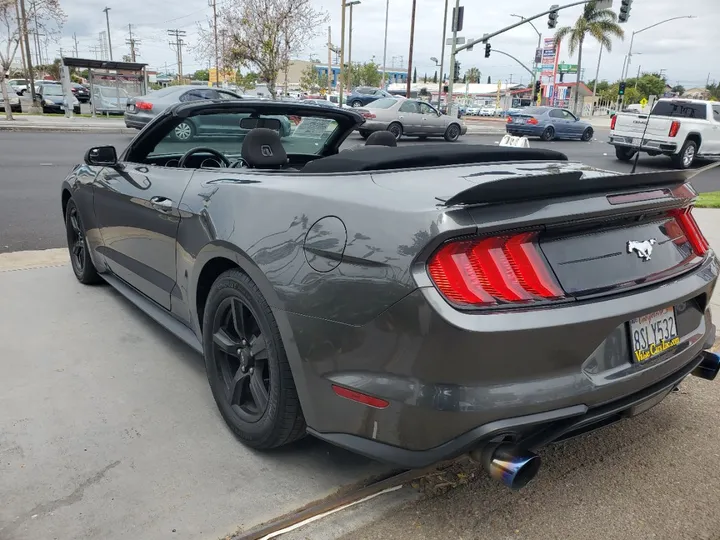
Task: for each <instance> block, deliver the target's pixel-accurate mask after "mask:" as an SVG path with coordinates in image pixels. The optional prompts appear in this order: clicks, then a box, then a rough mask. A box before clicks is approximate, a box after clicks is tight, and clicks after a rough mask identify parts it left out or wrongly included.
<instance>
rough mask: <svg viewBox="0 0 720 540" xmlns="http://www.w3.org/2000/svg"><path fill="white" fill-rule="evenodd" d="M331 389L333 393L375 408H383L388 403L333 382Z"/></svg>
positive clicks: (388, 403)
mask: <svg viewBox="0 0 720 540" xmlns="http://www.w3.org/2000/svg"><path fill="white" fill-rule="evenodd" d="M332 389H333V392H335V394H337V395H338V396H340V397H344V398H346V399H349V400H351V401H356V402H358V403H362V404H363V405H368V406H370V407H375V408H376V409H385V408H387V407H388V405H390V402H389V401H386V400H384V399H380V398H376V397H374V396H369V395H367V394H363V393H362V392H358V391H357V390H350V389H349V388H345V387H344V386H338V385H336V384H333V385H332Z"/></svg>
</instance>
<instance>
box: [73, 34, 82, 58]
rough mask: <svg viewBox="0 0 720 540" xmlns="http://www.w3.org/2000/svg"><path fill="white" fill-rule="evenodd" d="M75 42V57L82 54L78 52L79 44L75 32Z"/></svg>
mask: <svg viewBox="0 0 720 540" xmlns="http://www.w3.org/2000/svg"><path fill="white" fill-rule="evenodd" d="M73 42H74V43H75V47H74V49H73V50H74V51H75V58H79V57H80V55H79V53H78V44H77V34H75V33H74V32H73Z"/></svg>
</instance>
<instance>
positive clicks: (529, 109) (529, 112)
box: [522, 107, 547, 114]
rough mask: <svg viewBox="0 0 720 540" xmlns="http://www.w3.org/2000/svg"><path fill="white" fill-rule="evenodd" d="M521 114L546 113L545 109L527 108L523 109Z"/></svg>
mask: <svg viewBox="0 0 720 540" xmlns="http://www.w3.org/2000/svg"><path fill="white" fill-rule="evenodd" d="M522 112H523V114H545V112H547V108H546V107H528V108H527V109H523V111H522Z"/></svg>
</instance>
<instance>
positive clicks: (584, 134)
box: [505, 107, 594, 141]
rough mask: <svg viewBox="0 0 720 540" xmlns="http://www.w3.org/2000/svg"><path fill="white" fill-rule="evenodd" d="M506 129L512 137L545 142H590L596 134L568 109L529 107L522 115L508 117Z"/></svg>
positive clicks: (589, 125) (587, 123) (590, 126)
mask: <svg viewBox="0 0 720 540" xmlns="http://www.w3.org/2000/svg"><path fill="white" fill-rule="evenodd" d="M505 129H506V131H507V132H508V133H509V134H510V135H524V136H526V137H540V138H541V139H542V140H543V141H551V140H553V139H579V140H581V141H589V140H591V139H592V138H593V134H594V131H593V127H592V125H591V124H590V123H589V122H585V121H583V120H580V119H579V118H578V117H577V116H575V115H574V114H573V113H571V112H570V111H568V110H567V109H560V108H558V107H528V108H527V109H523V111H522V112H520V113H517V114H511V115H508V118H507V124H506V126H505Z"/></svg>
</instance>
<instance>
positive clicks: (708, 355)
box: [692, 351, 720, 381]
mask: <svg viewBox="0 0 720 540" xmlns="http://www.w3.org/2000/svg"><path fill="white" fill-rule="evenodd" d="M702 356H703V359H702V362H700V364H699V365H698V367H696V368H695V369H693V370H692V374H693V375H695V376H696V377H700V378H701V379H705V380H706V381H713V380H715V377H717V374H718V372H720V354H717V353H713V352H710V351H703V352H702Z"/></svg>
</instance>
